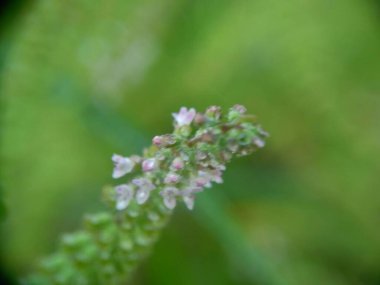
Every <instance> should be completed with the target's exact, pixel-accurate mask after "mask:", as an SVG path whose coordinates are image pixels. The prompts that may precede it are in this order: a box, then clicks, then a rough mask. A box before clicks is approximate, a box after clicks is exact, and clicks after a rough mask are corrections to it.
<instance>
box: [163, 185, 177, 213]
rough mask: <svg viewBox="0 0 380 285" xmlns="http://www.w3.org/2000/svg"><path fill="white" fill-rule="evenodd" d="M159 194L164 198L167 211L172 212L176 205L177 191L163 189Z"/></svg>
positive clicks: (167, 188)
mask: <svg viewBox="0 0 380 285" xmlns="http://www.w3.org/2000/svg"><path fill="white" fill-rule="evenodd" d="M160 194H161V196H162V197H163V198H164V204H165V206H166V207H167V208H168V209H170V210H173V209H174V208H175V206H176V204H177V198H176V196H177V195H178V194H179V191H178V189H177V188H175V187H165V188H164V190H162V191H161V192H160Z"/></svg>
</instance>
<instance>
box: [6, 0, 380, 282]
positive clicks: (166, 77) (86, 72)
mask: <svg viewBox="0 0 380 285" xmlns="http://www.w3.org/2000/svg"><path fill="white" fill-rule="evenodd" d="M3 8H4V9H3V10H2V11H1V14H0V23H1V28H0V32H1V38H0V80H1V81H0V94H1V103H0V104H1V127H2V129H1V186H2V189H1V190H0V191H1V192H0V193H1V199H0V200H2V202H1V203H3V204H4V205H5V209H6V211H5V215H3V213H4V211H3V210H2V214H1V215H2V216H3V217H2V219H1V222H0V223H1V224H0V228H1V237H0V239H1V245H0V258H1V268H2V269H1V270H2V271H3V272H4V273H3V275H7V276H8V278H10V279H12V278H15V277H16V276H22V275H23V274H25V273H26V272H29V271H30V270H32V268H33V266H34V265H35V263H36V261H37V260H38V259H39V258H40V257H41V256H44V255H46V254H48V253H50V252H52V251H53V250H54V248H55V247H56V245H57V242H58V238H59V236H60V235H61V234H62V233H64V232H70V231H74V230H76V229H78V228H79V227H80V224H81V216H82V214H83V213H86V212H96V211H99V210H101V209H103V208H104V206H103V205H102V203H101V201H100V196H101V188H102V186H103V185H106V184H111V183H114V182H113V181H112V179H111V175H110V174H111V171H112V163H111V160H110V157H111V155H112V154H113V153H114V152H115V153H121V154H124V155H130V154H132V153H136V152H140V151H141V150H142V148H143V147H146V146H148V145H149V144H150V140H151V138H152V137H153V136H154V135H156V134H162V133H167V132H170V131H171V113H172V112H174V111H177V110H178V109H179V107H181V106H191V107H195V108H197V109H199V110H204V109H205V108H206V107H207V106H209V105H221V106H222V107H223V108H225V109H226V108H228V107H230V106H232V105H234V104H236V103H240V104H244V105H245V106H246V107H247V108H248V110H249V112H251V113H255V114H256V115H257V116H258V118H259V121H260V122H261V123H262V125H263V126H264V128H265V129H266V130H267V131H268V132H269V133H270V134H271V137H270V139H269V140H268V143H267V147H266V148H264V149H263V150H260V151H259V152H257V153H255V154H254V155H252V156H250V157H248V158H244V159H238V160H236V161H234V162H233V163H232V164H231V165H230V166H229V167H228V171H227V172H226V175H225V179H224V180H225V183H224V184H223V185H218V186H215V187H214V188H213V189H212V190H210V191H207V192H205V193H203V194H202V195H199V197H198V200H197V203H196V208H195V210H194V211H192V212H190V211H187V210H185V209H184V207H183V206H182V205H181V206H180V207H178V208H177V210H176V214H175V215H174V217H173V219H172V220H171V223H170V224H169V226H168V227H167V228H166V230H165V231H164V233H163V235H162V238H161V240H160V241H159V243H158V244H157V245H156V247H155V250H154V252H153V253H152V255H151V257H150V258H149V259H148V260H146V261H145V262H144V264H142V266H141V267H140V268H139V270H138V272H137V273H136V274H135V276H134V280H133V281H132V284H138V285H140V284H149V285H161V284H162V285H164V284H165V285H168V284H184V285H193V284H201V285H202V284H220V285H229V284H231V285H232V284H234V285H235V284H238V285H243V284H255V285H256V284H257V285H266V284H268V285H282V284H289V285H293V284H297V285H298V284H300V285H305V284H307V285H317V284H318V285H320V284H323V285H341V284H342V285H343V284H344V285H346V284H348V285H362V284H363V285H364V284H365V285H375V284H380V226H379V224H380V194H379V190H380V179H379V170H380V163H379V159H380V143H379V141H380V128H379V121H380V97H379V96H380V4H379V2H378V1H375V0H373V1H370V0H335V1H328V0H289V1H273V0H251V1H227V0H219V1H202V0H140V1H137V0H128V1H127V0H108V1H100V0H75V1H74V0H67V1H58V0H35V1H10V2H9V4H8V6H3ZM1 203H0V204H1ZM0 207H2V206H0ZM3 208H4V207H3Z"/></svg>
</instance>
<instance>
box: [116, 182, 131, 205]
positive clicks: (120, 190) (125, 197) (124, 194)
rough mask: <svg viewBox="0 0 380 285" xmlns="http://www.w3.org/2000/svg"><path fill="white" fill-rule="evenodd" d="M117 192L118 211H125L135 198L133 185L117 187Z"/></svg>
mask: <svg viewBox="0 0 380 285" xmlns="http://www.w3.org/2000/svg"><path fill="white" fill-rule="evenodd" d="M115 191H116V209H117V210H124V209H125V208H127V207H128V204H129V202H130V201H131V199H132V198H133V188H132V186H131V185H127V184H122V185H119V186H116V187H115Z"/></svg>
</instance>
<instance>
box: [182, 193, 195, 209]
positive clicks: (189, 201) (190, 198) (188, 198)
mask: <svg viewBox="0 0 380 285" xmlns="http://www.w3.org/2000/svg"><path fill="white" fill-rule="evenodd" d="M194 200H195V197H194V195H185V196H183V201H184V202H185V204H186V207H187V208H188V209H189V210H192V209H194Z"/></svg>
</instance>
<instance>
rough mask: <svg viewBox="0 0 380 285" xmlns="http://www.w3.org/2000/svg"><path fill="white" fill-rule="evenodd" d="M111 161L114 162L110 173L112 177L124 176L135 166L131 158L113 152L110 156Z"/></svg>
mask: <svg viewBox="0 0 380 285" xmlns="http://www.w3.org/2000/svg"><path fill="white" fill-rule="evenodd" d="M112 161H113V162H114V164H115V168H114V170H113V173H112V177H113V178H120V177H122V176H124V175H125V174H127V173H129V172H131V171H132V170H133V167H134V166H135V163H134V162H133V161H132V160H131V159H129V158H128V157H123V156H121V155H118V154H114V155H113V156H112Z"/></svg>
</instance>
